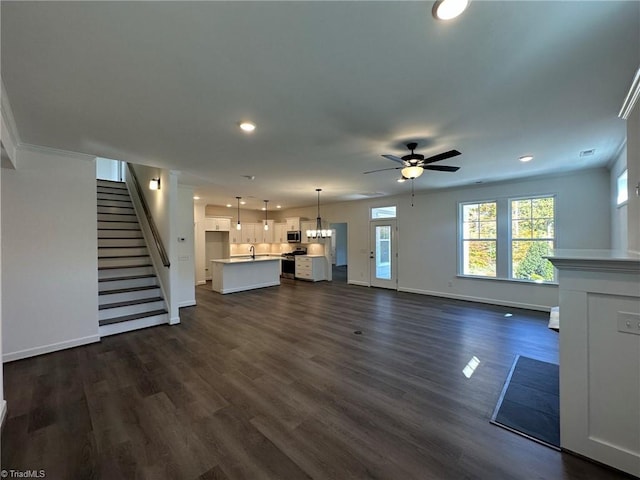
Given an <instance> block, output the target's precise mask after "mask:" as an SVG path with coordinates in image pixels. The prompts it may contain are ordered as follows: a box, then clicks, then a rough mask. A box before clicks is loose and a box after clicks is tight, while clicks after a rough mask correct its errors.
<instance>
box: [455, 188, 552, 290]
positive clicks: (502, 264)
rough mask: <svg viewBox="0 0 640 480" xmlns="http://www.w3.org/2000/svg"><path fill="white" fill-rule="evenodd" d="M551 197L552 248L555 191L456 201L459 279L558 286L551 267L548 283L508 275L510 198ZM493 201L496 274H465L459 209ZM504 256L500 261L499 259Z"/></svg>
mask: <svg viewBox="0 0 640 480" xmlns="http://www.w3.org/2000/svg"><path fill="white" fill-rule="evenodd" d="M547 197H553V218H554V229H553V231H554V239H553V245H554V248H557V245H558V229H557V223H558V196H557V193H535V194H531V195H518V196H514V197H498V198H495V197H494V198H485V199H479V200H468V201H464V202H457V218H456V233H457V252H456V259H457V263H458V264H457V266H456V267H457V268H456V271H457V274H456V277H458V278H466V279H470V280H494V281H501V282H515V283H521V284H522V283H524V284H527V285H537V286H548V285H552V286H557V285H558V272H557V270H556V269H555V267H554V280H553V281H549V282H543V283H538V282H536V281H533V280H527V279H523V278H511V241H512V238H511V201H512V200H527V199H532V198H547ZM491 202H495V203H496V222H497V225H496V227H497V235H496V276H495V277H485V276H481V275H466V274H465V273H464V265H463V241H464V239H463V230H462V221H461V219H462V209H463V206H464V205H474V204H479V203H491ZM503 258H504V259H506V261H503V260H502V259H503Z"/></svg>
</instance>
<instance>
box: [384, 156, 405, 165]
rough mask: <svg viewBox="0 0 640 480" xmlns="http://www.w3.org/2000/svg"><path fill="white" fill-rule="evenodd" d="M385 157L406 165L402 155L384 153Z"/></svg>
mask: <svg viewBox="0 0 640 480" xmlns="http://www.w3.org/2000/svg"><path fill="white" fill-rule="evenodd" d="M382 156H383V157H384V158H388V159H389V160H393V161H394V162H398V163H402V164H403V165H404V161H403V160H402V159H401V158H400V157H396V156H395V155H382Z"/></svg>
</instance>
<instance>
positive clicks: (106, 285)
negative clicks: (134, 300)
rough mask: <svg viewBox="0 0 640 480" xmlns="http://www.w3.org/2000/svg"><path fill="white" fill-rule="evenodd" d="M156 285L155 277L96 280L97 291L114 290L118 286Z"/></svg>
mask: <svg viewBox="0 0 640 480" xmlns="http://www.w3.org/2000/svg"><path fill="white" fill-rule="evenodd" d="M155 285H158V280H157V278H156V277H145V278H131V279H127V280H115V281H113V282H98V291H99V292H103V291H105V290H116V289H118V288H135V287H149V286H155Z"/></svg>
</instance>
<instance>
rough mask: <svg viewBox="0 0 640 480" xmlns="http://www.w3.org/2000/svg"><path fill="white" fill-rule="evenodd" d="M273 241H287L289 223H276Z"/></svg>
mask: <svg viewBox="0 0 640 480" xmlns="http://www.w3.org/2000/svg"><path fill="white" fill-rule="evenodd" d="M272 242H273V243H287V224H286V223H276V224H274V226H273V240H272Z"/></svg>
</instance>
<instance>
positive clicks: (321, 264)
mask: <svg viewBox="0 0 640 480" xmlns="http://www.w3.org/2000/svg"><path fill="white" fill-rule="evenodd" d="M326 264H327V259H326V258H325V257H309V256H306V255H297V256H296V278H298V279H300V280H309V281H311V282H319V281H321V280H326V279H327V273H326Z"/></svg>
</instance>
